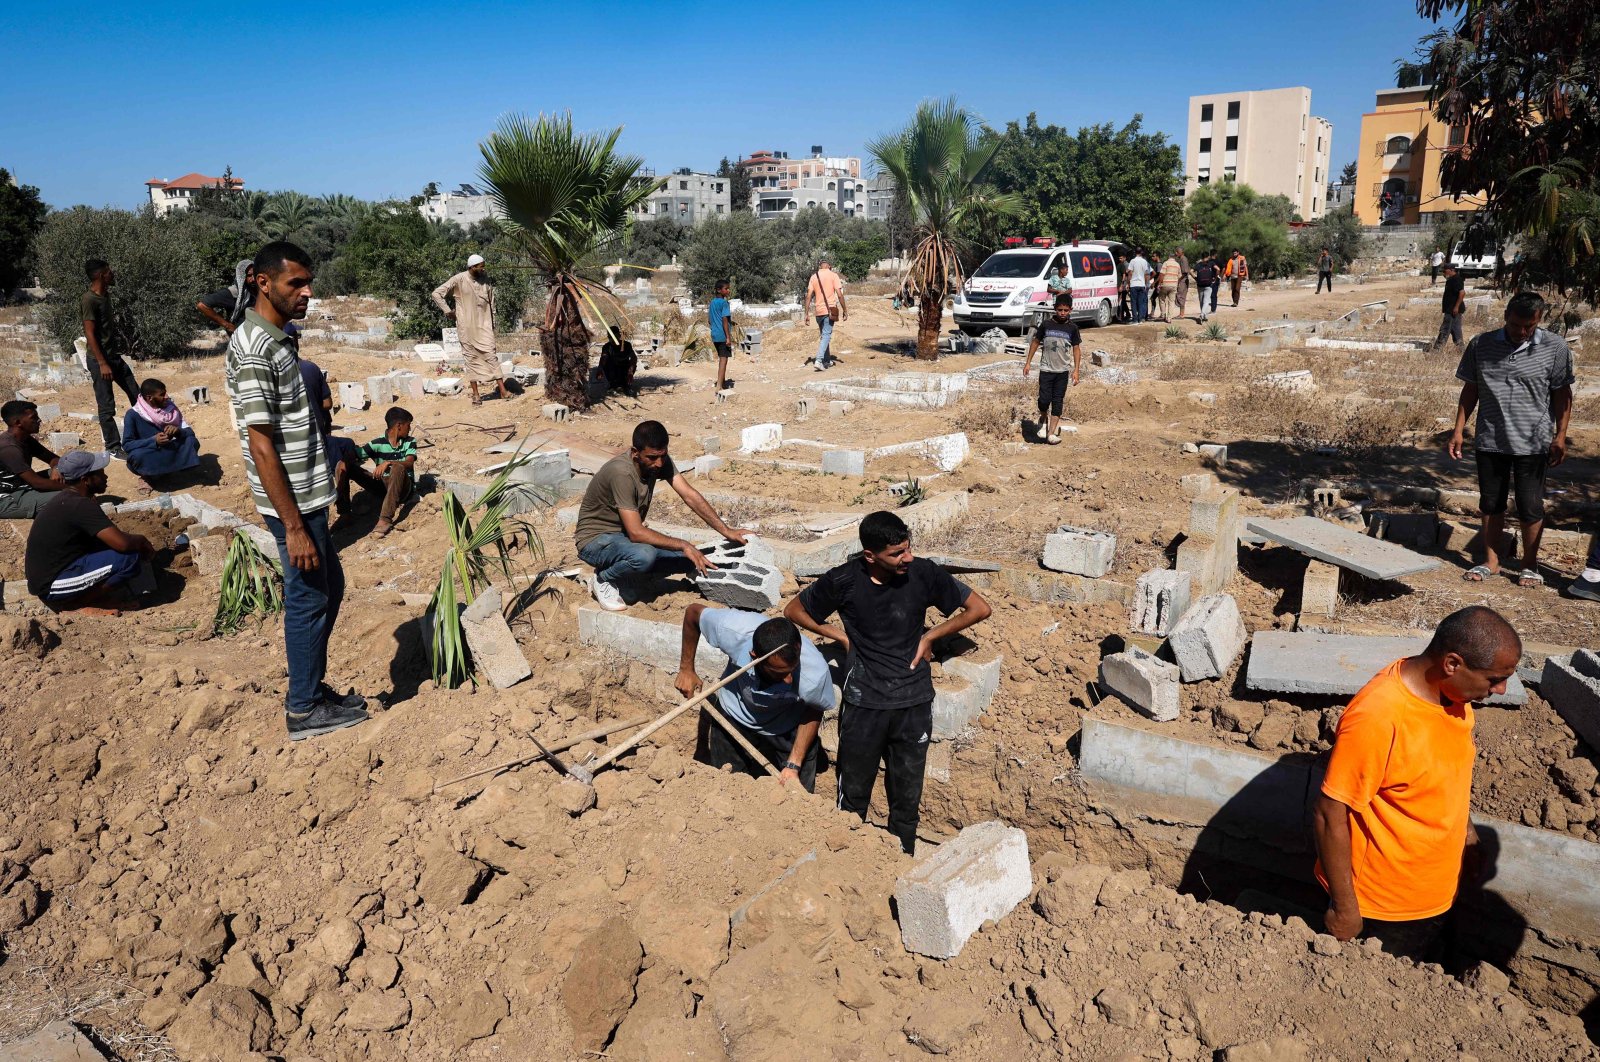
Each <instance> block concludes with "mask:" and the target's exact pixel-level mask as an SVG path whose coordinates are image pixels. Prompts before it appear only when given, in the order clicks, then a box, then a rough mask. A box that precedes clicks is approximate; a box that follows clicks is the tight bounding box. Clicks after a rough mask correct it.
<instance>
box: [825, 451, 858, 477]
mask: <svg viewBox="0 0 1600 1062" xmlns="http://www.w3.org/2000/svg"><path fill="white" fill-rule="evenodd" d="M822 471H824V472H826V473H828V474H829V475H834V476H864V475H866V474H867V454H866V451H865V450H824V451H823V452H822Z"/></svg>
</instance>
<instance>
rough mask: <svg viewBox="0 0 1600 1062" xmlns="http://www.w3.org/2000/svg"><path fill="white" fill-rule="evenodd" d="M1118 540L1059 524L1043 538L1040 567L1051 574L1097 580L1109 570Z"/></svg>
mask: <svg viewBox="0 0 1600 1062" xmlns="http://www.w3.org/2000/svg"><path fill="white" fill-rule="evenodd" d="M1116 552H1117V536H1116V535H1113V534H1111V533H1110V532H1109V531H1095V530H1092V529H1090V528H1084V527H1071V526H1068V525H1067V524H1062V525H1061V526H1059V527H1057V528H1056V529H1055V530H1054V531H1052V532H1051V533H1050V534H1048V535H1046V536H1045V538H1044V553H1043V555H1042V556H1041V558H1040V563H1041V564H1043V565H1044V566H1045V567H1046V568H1049V569H1050V570H1051V571H1053V572H1068V573H1070V574H1072V575H1083V576H1087V577H1088V578H1090V579H1098V578H1100V577H1101V576H1102V575H1105V574H1106V573H1107V572H1109V571H1110V570H1111V561H1112V558H1114V557H1115V556H1116Z"/></svg>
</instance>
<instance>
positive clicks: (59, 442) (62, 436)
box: [45, 431, 83, 456]
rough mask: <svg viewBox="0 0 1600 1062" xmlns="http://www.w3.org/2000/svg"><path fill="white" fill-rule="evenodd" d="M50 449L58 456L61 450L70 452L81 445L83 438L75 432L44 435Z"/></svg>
mask: <svg viewBox="0 0 1600 1062" xmlns="http://www.w3.org/2000/svg"><path fill="white" fill-rule="evenodd" d="M45 438H46V440H47V441H48V442H49V445H50V449H51V451H52V452H53V453H56V454H57V455H58V456H59V454H60V453H61V451H63V450H71V449H73V448H75V447H78V446H82V445H83V436H82V435H79V434H78V433H77V432H75V431H52V432H49V433H47V434H46V436H45Z"/></svg>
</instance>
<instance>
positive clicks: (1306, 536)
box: [1245, 516, 1440, 579]
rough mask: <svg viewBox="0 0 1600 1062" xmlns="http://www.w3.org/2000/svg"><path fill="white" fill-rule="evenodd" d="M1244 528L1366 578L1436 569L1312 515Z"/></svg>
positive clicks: (1430, 560) (1431, 561)
mask: <svg viewBox="0 0 1600 1062" xmlns="http://www.w3.org/2000/svg"><path fill="white" fill-rule="evenodd" d="M1245 529H1246V530H1248V531H1253V532H1255V533H1256V534H1258V535H1260V536H1262V537H1263V538H1266V539H1270V540H1271V541H1273V542H1277V543H1279V544H1280V545H1284V546H1288V547H1289V548H1290V549H1292V550H1295V551H1297V552H1299V553H1303V554H1305V555H1306V556H1308V557H1311V558H1312V559H1314V560H1320V561H1326V562H1327V563H1329V564H1337V565H1338V566H1339V567H1341V568H1348V569H1350V570H1351V571H1353V572H1357V573H1358V574H1361V575H1364V576H1366V577H1367V578H1369V579H1399V578H1401V577H1402V576H1406V575H1414V574H1416V573H1417V572H1425V571H1429V570H1431V569H1433V568H1437V567H1438V566H1439V563H1440V562H1439V560H1438V559H1437V558H1434V557H1424V556H1423V555H1422V554H1420V553H1417V552H1415V551H1413V550H1409V549H1406V548H1405V547H1404V546H1397V545H1395V544H1394V543H1392V542H1383V541H1380V540H1378V539H1375V538H1370V537H1368V536H1367V535H1363V534H1361V533H1360V532H1359V531H1354V530H1351V529H1350V528H1348V527H1345V526H1343V525H1342V524H1335V523H1332V522H1330V521H1327V520H1319V519H1317V518H1316V517H1314V516H1296V517H1292V518H1289V519H1279V520H1269V519H1265V518H1255V519H1251V520H1248V521H1246V522H1245Z"/></svg>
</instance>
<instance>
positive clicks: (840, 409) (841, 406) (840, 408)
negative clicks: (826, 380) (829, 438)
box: [828, 398, 856, 417]
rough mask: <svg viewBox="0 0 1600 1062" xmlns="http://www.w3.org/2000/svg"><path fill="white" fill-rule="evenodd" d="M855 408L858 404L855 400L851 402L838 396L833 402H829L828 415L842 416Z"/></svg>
mask: <svg viewBox="0 0 1600 1062" xmlns="http://www.w3.org/2000/svg"><path fill="white" fill-rule="evenodd" d="M854 408H856V404H855V403H854V402H849V401H846V400H844V399H842V398H836V399H834V400H833V401H832V402H829V403H828V415H829V416H830V417H842V416H844V415H845V414H846V413H848V412H850V411H851V410H852V409H854Z"/></svg>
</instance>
